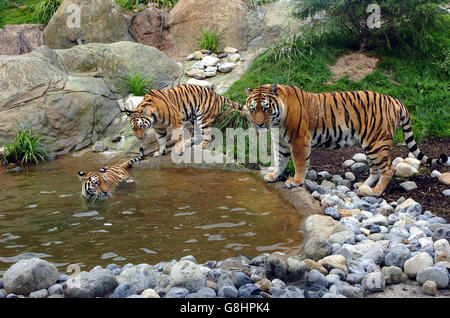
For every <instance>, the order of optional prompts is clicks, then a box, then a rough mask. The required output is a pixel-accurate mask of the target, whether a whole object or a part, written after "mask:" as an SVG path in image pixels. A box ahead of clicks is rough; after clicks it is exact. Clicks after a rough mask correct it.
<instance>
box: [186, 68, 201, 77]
mask: <svg viewBox="0 0 450 318" xmlns="http://www.w3.org/2000/svg"><path fill="white" fill-rule="evenodd" d="M185 73H186V76H188V77H195V76H196V75H198V74H205V71H204V70H202V69H191V70H187V71H186V72H185Z"/></svg>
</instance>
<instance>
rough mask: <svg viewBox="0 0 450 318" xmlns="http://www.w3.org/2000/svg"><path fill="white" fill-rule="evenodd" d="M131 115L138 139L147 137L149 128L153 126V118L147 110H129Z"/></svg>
mask: <svg viewBox="0 0 450 318" xmlns="http://www.w3.org/2000/svg"><path fill="white" fill-rule="evenodd" d="M127 116H128V117H130V124H131V129H132V130H133V132H134V133H135V135H136V137H137V138H138V139H145V138H146V137H147V135H148V130H149V129H150V128H151V127H152V120H151V119H150V118H148V117H147V116H146V114H145V112H144V111H143V112H140V111H135V112H127Z"/></svg>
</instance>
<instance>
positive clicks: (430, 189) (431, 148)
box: [310, 137, 450, 222]
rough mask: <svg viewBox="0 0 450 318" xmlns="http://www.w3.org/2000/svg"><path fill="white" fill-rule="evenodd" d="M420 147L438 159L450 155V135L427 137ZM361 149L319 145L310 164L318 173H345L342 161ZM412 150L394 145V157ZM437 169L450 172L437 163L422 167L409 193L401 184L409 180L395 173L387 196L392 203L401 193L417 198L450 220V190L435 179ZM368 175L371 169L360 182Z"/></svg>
mask: <svg viewBox="0 0 450 318" xmlns="http://www.w3.org/2000/svg"><path fill="white" fill-rule="evenodd" d="M419 148H420V150H421V151H422V152H423V153H424V154H425V155H427V156H429V157H432V158H437V157H438V156H439V155H440V154H441V153H447V154H448V149H450V138H439V137H432V138H427V139H425V140H423V141H422V142H421V143H420V145H419ZM361 152H363V151H362V149H361V147H353V148H343V149H339V150H326V149H319V148H316V149H313V150H312V155H311V161H310V166H311V168H313V169H315V170H316V171H317V172H320V171H324V170H326V171H328V172H329V173H331V174H339V175H343V174H344V173H345V172H347V171H350V170H349V169H348V168H345V167H343V166H342V163H343V162H344V161H345V160H347V159H351V158H352V157H353V155H354V154H356V153H361ZM408 153H409V151H408V148H406V146H404V145H398V144H397V145H394V146H392V155H391V158H392V159H394V158H396V157H402V158H407V157H408ZM433 170H438V171H440V172H441V173H444V172H449V171H450V167H447V166H443V165H436V166H433V167H425V166H421V168H420V169H419V173H418V174H415V175H413V176H412V177H410V178H408V179H407V180H410V181H414V182H415V183H416V184H417V187H418V188H417V189H416V190H413V191H410V192H405V191H404V190H403V189H402V188H401V187H400V183H402V182H404V181H407V180H405V179H404V178H400V177H395V176H394V177H393V178H392V180H391V182H390V183H389V185H388V186H387V188H386V191H385V193H384V194H383V198H384V199H386V201H387V202H388V203H390V202H392V201H397V200H398V198H400V197H401V196H404V197H405V198H413V199H414V200H415V201H417V202H419V203H420V204H421V205H422V207H423V210H424V211H425V210H430V211H431V212H432V213H433V214H435V215H437V216H440V217H443V218H444V219H445V220H446V221H447V222H450V198H446V197H444V195H443V194H442V191H443V190H445V189H447V188H448V186H445V185H443V184H441V183H439V182H438V180H437V178H431V176H430V173H431V171H433ZM368 175H369V174H368V172H365V173H364V174H361V175H359V176H356V178H357V180H356V181H357V182H359V181H364V180H365V179H366V178H367V177H368Z"/></svg>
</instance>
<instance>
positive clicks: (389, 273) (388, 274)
mask: <svg viewBox="0 0 450 318" xmlns="http://www.w3.org/2000/svg"><path fill="white" fill-rule="evenodd" d="M381 272H382V273H383V275H384V278H385V281H386V285H391V284H398V283H401V282H402V280H403V272H402V269H401V268H400V267H397V266H385V267H383V268H382V269H381Z"/></svg>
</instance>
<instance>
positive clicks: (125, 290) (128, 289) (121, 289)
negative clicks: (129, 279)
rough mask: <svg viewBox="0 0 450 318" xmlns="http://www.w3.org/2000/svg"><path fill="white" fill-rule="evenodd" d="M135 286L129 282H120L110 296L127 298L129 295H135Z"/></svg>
mask: <svg viewBox="0 0 450 318" xmlns="http://www.w3.org/2000/svg"><path fill="white" fill-rule="evenodd" d="M136 294H137V292H136V288H134V286H132V285H130V284H129V283H120V284H119V286H117V287H116V289H114V293H113V294H112V296H111V298H127V297H128V296H131V295H136Z"/></svg>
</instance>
